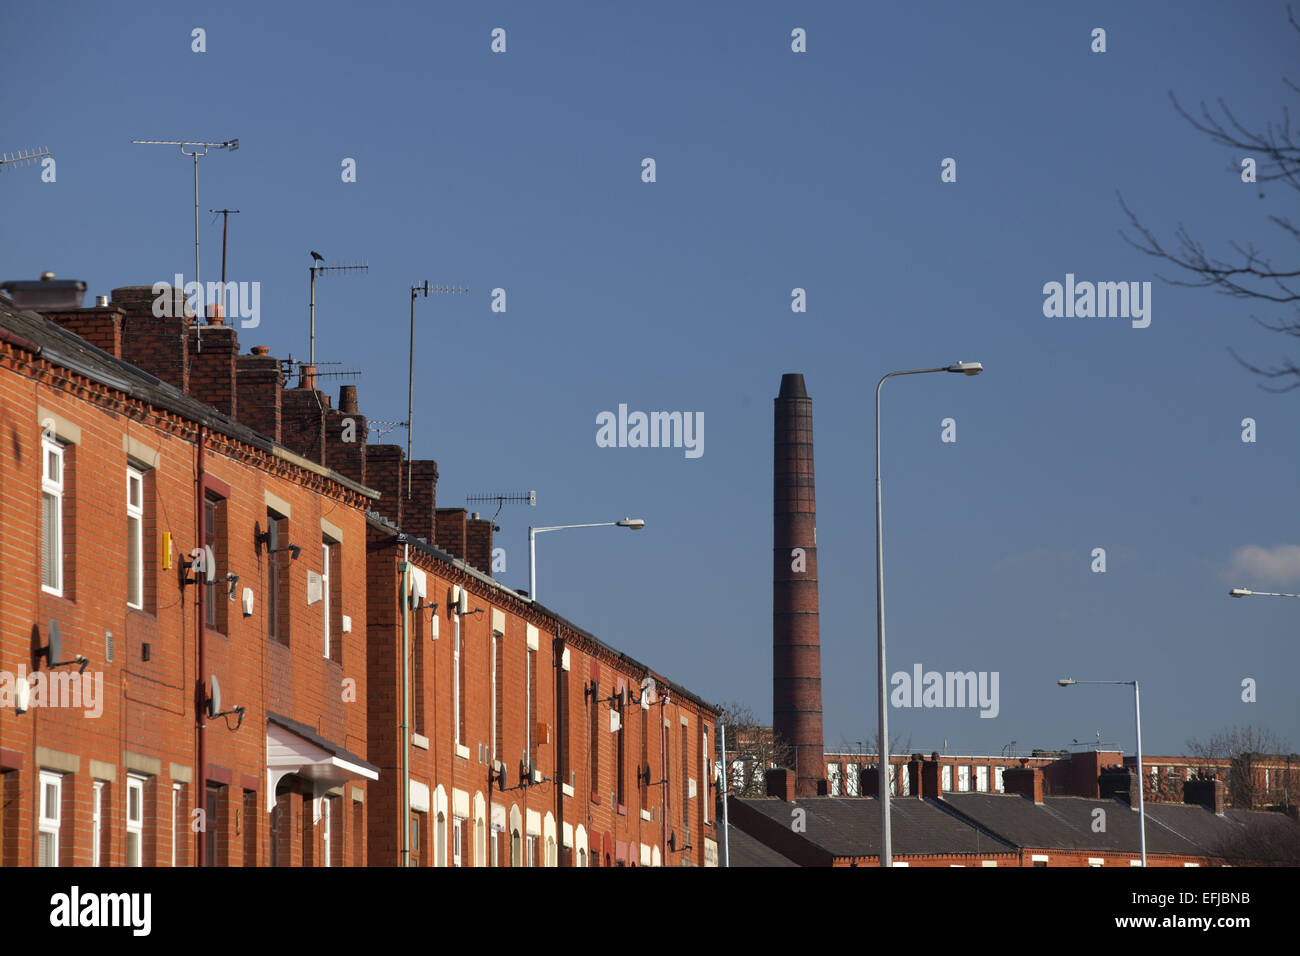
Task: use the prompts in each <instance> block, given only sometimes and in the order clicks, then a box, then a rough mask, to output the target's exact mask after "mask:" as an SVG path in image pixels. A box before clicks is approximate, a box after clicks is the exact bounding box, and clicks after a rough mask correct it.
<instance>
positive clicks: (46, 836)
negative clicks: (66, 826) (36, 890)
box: [36, 833, 58, 866]
mask: <svg viewBox="0 0 1300 956" xmlns="http://www.w3.org/2000/svg"><path fill="white" fill-rule="evenodd" d="M54 842H55V836H54V834H53V833H42V834H41V844H40V853H39V857H38V859H37V862H36V865H37V866H57V865H58V864H57V862H56V861H55V859H54Z"/></svg>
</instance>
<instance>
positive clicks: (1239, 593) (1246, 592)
mask: <svg viewBox="0 0 1300 956" xmlns="http://www.w3.org/2000/svg"><path fill="white" fill-rule="evenodd" d="M1254 593H1255V592H1254V591H1252V590H1250V589H1249V588H1233V589H1232V590H1231V591H1229V592H1228V594H1229V595H1230V596H1231V597H1235V598H1240V597H1249V596H1250V595H1252V594H1254Z"/></svg>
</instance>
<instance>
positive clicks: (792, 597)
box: [772, 374, 888, 797]
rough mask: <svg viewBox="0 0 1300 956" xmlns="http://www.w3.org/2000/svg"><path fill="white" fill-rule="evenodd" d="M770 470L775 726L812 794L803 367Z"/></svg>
mask: <svg viewBox="0 0 1300 956" xmlns="http://www.w3.org/2000/svg"><path fill="white" fill-rule="evenodd" d="M772 476H773V480H772V486H773V490H772V726H773V729H774V730H775V731H776V732H777V733H778V734H780V735H781V736H782V737H783V738H784V739H785V741H786V742H787V743H788V744H790V745H791V746H792V748H793V750H794V764H795V767H796V768H797V769H798V780H797V781H796V784H795V792H796V793H797V794H798V795H799V796H801V797H805V796H807V797H811V796H817V795H818V794H819V793H823V792H825V790H826V781H825V780H824V779H823V774H824V773H825V766H826V764H825V755H824V753H823V749H822V677H821V630H820V624H819V621H818V602H817V502H816V495H815V494H814V490H813V428H812V399H810V398H809V397H808V392H807V391H806V389H805V388H804V380H803V376H802V375H799V374H787V375H783V376H781V392H780V394H779V395H778V396H777V398H776V409H775V427H774V436H773V469H772ZM887 760H888V758H887V757H886V762H887Z"/></svg>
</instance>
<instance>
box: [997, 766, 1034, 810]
mask: <svg viewBox="0 0 1300 956" xmlns="http://www.w3.org/2000/svg"><path fill="white" fill-rule="evenodd" d="M1002 789H1003V790H1005V791H1006V792H1007V793H1018V794H1020V795H1021V796H1022V797H1028V798H1029V799H1031V800H1033V801H1034V803H1038V804H1041V803H1042V802H1043V771H1042V770H1040V769H1038V768H1037V767H1031V766H1029V760H1028V758H1025V757H1021V758H1020V766H1019V767H1012V768H1010V769H1008V770H1004V771H1003V772H1002Z"/></svg>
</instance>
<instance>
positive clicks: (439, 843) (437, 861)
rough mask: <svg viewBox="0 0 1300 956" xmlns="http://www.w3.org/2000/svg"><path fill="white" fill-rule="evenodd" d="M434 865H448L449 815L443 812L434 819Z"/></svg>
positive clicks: (438, 813) (439, 812) (435, 815)
mask: <svg viewBox="0 0 1300 956" xmlns="http://www.w3.org/2000/svg"><path fill="white" fill-rule="evenodd" d="M433 865H434V866H446V865H447V814H446V813H445V812H444V811H442V810H439V811H438V812H437V813H436V814H434V817H433Z"/></svg>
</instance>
